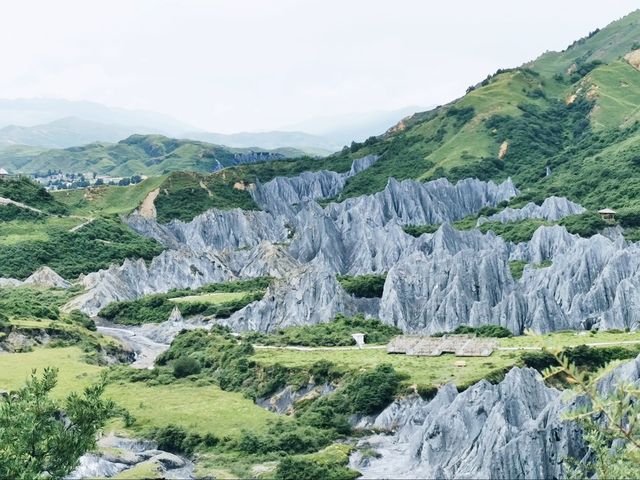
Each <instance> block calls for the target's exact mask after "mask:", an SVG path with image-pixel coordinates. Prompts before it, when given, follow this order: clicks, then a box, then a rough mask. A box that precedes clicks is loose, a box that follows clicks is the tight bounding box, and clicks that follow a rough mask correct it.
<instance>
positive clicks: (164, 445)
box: [151, 424, 219, 455]
mask: <svg viewBox="0 0 640 480" xmlns="http://www.w3.org/2000/svg"><path fill="white" fill-rule="evenodd" d="M151 436H152V437H153V439H154V440H155V441H156V442H158V448H159V449H160V450H166V451H167V452H173V453H184V454H187V455H191V454H192V453H193V452H194V450H195V449H196V448H198V447H199V446H201V445H202V446H205V447H213V446H215V445H217V444H218V443H219V439H218V438H217V437H215V436H214V435H212V434H211V433H207V434H205V435H204V436H202V435H199V434H197V433H189V432H188V431H187V430H186V429H185V428H184V427H181V426H179V425H175V424H169V425H166V426H163V427H159V428H156V429H155V430H153V431H152V432H151Z"/></svg>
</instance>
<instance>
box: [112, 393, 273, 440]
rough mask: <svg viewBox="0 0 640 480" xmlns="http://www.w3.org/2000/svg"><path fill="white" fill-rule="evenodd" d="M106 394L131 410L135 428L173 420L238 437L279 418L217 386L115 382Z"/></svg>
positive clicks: (220, 435) (199, 431) (167, 422)
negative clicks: (243, 431) (149, 384)
mask: <svg viewBox="0 0 640 480" xmlns="http://www.w3.org/2000/svg"><path fill="white" fill-rule="evenodd" d="M107 396H108V397H110V398H112V399H113V400H115V401H116V402H118V404H119V405H122V406H123V407H125V408H126V409H128V410H129V412H130V413H131V414H132V415H133V416H134V417H135V418H136V421H137V423H136V425H134V429H136V430H137V429H138V428H139V429H140V430H141V431H142V430H144V429H148V428H152V427H160V426H163V425H167V424H170V423H173V424H176V425H180V426H182V427H184V428H186V429H187V430H191V431H197V432H198V433H200V434H205V433H213V434H214V435H216V436H219V437H223V436H229V437H236V436H237V435H239V434H240V431H241V430H242V429H247V430H250V431H262V430H263V429H264V428H265V427H266V425H267V422H268V421H269V420H270V419H276V418H277V417H278V416H277V415H276V414H274V413H271V412H268V411H266V410H264V409H263V408H261V407H259V406H257V405H255V404H254V403H253V402H252V401H251V400H249V399H247V398H245V397H243V396H242V394H240V393H235V392H225V391H223V390H220V388H218V387H217V386H214V385H208V386H202V387H199V386H196V385H194V384H190V383H186V382H185V383H179V384H172V385H159V386H147V385H146V384H144V383H123V384H112V385H109V386H108V387H107ZM138 425H139V427H138Z"/></svg>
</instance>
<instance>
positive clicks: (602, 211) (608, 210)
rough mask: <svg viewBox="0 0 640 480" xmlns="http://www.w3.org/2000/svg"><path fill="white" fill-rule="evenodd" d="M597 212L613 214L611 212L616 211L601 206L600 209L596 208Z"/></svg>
mask: <svg viewBox="0 0 640 480" xmlns="http://www.w3.org/2000/svg"><path fill="white" fill-rule="evenodd" d="M598 213H605V214H607V213H611V214H613V213H616V211H615V210H611V209H610V208H603V209H602V210H598Z"/></svg>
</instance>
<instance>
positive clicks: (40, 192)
mask: <svg viewBox="0 0 640 480" xmlns="http://www.w3.org/2000/svg"><path fill="white" fill-rule="evenodd" d="M0 197H4V198H10V199H11V200H14V201H16V202H20V203H24V204H25V205H28V206H30V207H33V208H37V209H39V210H42V211H44V212H47V213H51V214H57V215H63V214H65V213H67V208H66V207H65V206H64V205H63V204H61V203H59V202H57V201H56V200H55V198H53V196H52V195H51V194H50V193H49V192H47V191H46V190H45V189H44V187H42V186H40V185H38V184H37V183H35V182H32V181H31V180H29V179H28V178H27V177H18V178H12V179H7V180H3V181H1V182H0Z"/></svg>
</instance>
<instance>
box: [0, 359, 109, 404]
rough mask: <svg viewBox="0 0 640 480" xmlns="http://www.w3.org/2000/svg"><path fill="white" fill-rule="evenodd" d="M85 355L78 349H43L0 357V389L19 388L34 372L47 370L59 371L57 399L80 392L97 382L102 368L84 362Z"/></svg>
mask: <svg viewBox="0 0 640 480" xmlns="http://www.w3.org/2000/svg"><path fill="white" fill-rule="evenodd" d="M83 356H84V353H83V352H82V351H81V350H80V349H79V348H77V347H67V348H42V349H37V350H34V351H33V352H27V353H6V354H0V389H5V390H9V389H16V388H19V387H20V386H22V385H24V383H25V381H26V380H27V379H28V378H29V376H30V375H31V371H32V370H34V369H35V370H37V371H38V372H42V370H43V369H44V368H45V367H56V368H58V369H59V373H58V385H57V386H56V388H55V390H54V392H53V393H54V396H55V397H57V398H61V397H64V396H66V395H67V394H68V393H69V392H72V391H79V390H81V389H83V388H84V387H86V386H87V385H90V384H91V383H92V382H94V381H96V380H97V379H98V375H99V374H100V371H101V370H102V367H99V366H97V365H89V364H87V363H85V362H84V361H83Z"/></svg>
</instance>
